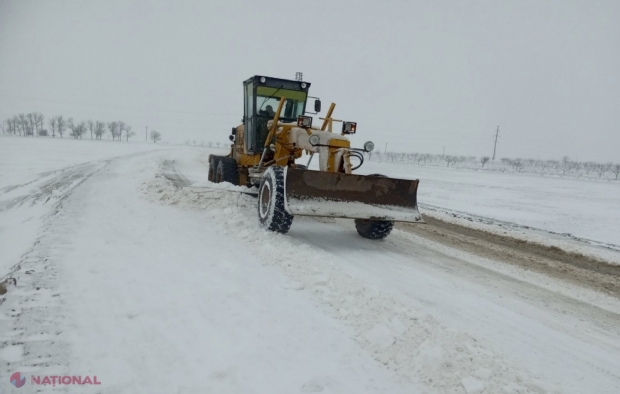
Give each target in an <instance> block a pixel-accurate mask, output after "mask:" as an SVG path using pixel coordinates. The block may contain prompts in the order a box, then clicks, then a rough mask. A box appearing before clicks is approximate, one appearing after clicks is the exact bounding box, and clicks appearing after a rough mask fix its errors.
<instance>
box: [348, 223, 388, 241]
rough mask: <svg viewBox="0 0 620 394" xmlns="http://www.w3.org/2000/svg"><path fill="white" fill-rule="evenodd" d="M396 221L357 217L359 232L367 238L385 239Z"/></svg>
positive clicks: (356, 224)
mask: <svg viewBox="0 0 620 394" xmlns="http://www.w3.org/2000/svg"><path fill="white" fill-rule="evenodd" d="M393 228H394V222H390V221H382V220H362V219H355V229H356V230H357V233H358V234H359V235H361V236H362V237H364V238H367V239H383V238H385V237H387V236H388V235H390V233H391V232H392V229H393Z"/></svg>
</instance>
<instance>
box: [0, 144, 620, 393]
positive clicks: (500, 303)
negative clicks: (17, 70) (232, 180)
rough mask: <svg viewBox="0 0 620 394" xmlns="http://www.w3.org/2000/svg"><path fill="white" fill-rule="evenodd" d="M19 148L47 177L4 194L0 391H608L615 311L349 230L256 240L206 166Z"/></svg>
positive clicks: (123, 150) (243, 209)
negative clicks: (22, 378) (70, 380)
mask: <svg viewBox="0 0 620 394" xmlns="http://www.w3.org/2000/svg"><path fill="white" fill-rule="evenodd" d="M24 140H25V141H24V142H22V141H18V140H17V139H11V138H6V139H4V138H1V139H0V146H2V148H1V149H3V150H5V153H6V152H7V151H9V150H15V151H18V150H19V149H26V150H27V153H24V154H25V155H26V154H27V155H31V156H32V158H33V160H34V159H35V158H37V157H38V158H39V159H40V160H43V161H46V160H47V161H48V162H49V163H51V164H50V166H51V167H53V171H55V172H54V173H50V174H47V175H46V174H43V175H42V174H41V172H39V173H36V174H31V173H29V172H28V171H25V170H22V171H23V174H24V175H23V176H24V179H26V178H28V179H29V180H25V181H23V182H22V181H21V179H22V177H21V176H19V177H18V176H17V175H15V176H12V177H13V178H12V180H11V181H8V180H7V179H8V178H3V179H5V180H4V181H3V182H5V183H4V186H3V189H2V190H1V194H0V204H1V205H0V220H2V222H1V225H2V228H1V229H0V231H1V232H0V243H1V244H0V248H2V250H3V255H2V259H3V261H2V264H3V270H4V272H3V276H2V277H3V278H4V277H5V276H7V275H11V276H12V277H14V278H15V279H16V280H17V286H12V285H11V286H9V288H8V293H7V294H6V295H4V296H1V298H0V299H1V300H2V303H1V305H0V337H1V339H2V349H0V359H1V360H2V361H3V362H2V363H0V368H1V369H2V376H5V377H7V376H10V375H11V374H12V373H13V372H15V371H19V372H21V373H22V374H25V375H26V376H29V375H82V376H84V375H90V376H93V375H96V376H97V378H98V380H99V381H100V382H102V385H101V386H98V387H95V388H88V387H87V388H85V387H81V386H65V387H62V388H59V387H56V388H52V387H42V386H41V387H37V386H33V385H31V384H30V381H28V383H27V386H25V387H22V388H21V390H22V392H36V391H37V390H38V389H41V390H43V391H44V392H50V391H59V390H66V391H67V392H76V393H77V392H80V393H82V392H85V391H87V390H90V389H92V392H104V393H153V392H158V393H159V392H162V393H163V392H166V393H199V392H200V393H202V392H205V393H266V392H269V393H307V392H321V393H461V394H462V393H585V392H588V393H589V392H596V393H617V392H620V373H619V372H618V371H620V333H619V327H620V319H619V312H620V301H618V299H617V298H614V297H604V296H602V295H601V296H591V294H590V293H588V292H586V291H585V290H584V289H582V288H581V287H579V286H578V285H575V284H571V283H565V282H562V281H560V280H558V279H554V278H551V277H545V276H543V275H536V274H533V273H531V272H523V271H522V270H519V269H518V268H515V267H507V266H505V264H503V263H502V262H500V261H490V260H486V259H483V258H480V257H478V256H474V255H471V254H469V253H466V252H463V251H461V250H458V249H453V248H449V247H445V246H442V245H439V244H437V243H435V242H432V241H429V240H427V239H423V238H421V237H418V236H415V235H413V234H410V233H405V232H403V231H398V230H395V231H394V232H393V233H392V234H391V235H390V237H389V238H388V239H386V240H385V241H379V242H375V241H370V240H366V239H363V238H361V237H359V236H358V235H357V233H356V232H355V229H354V227H353V224H352V222H351V221H346V220H334V219H319V220H317V219H312V218H295V220H294V222H293V226H292V228H291V230H290V232H289V233H288V234H287V235H281V234H273V233H269V232H265V231H263V230H261V229H260V228H259V226H258V223H257V217H256V216H257V213H256V198H255V197H253V196H250V195H247V194H243V193H238V191H243V190H236V189H235V188H232V189H231V188H229V187H224V186H221V185H213V184H210V183H208V182H205V178H206V173H207V171H206V170H207V167H206V157H207V155H208V153H209V152H208V151H206V150H203V149H195V148H188V147H166V148H167V149H166V150H163V151H162V150H159V148H160V147H155V146H154V145H153V144H150V145H147V144H136V147H135V148H130V145H131V144H128V145H127V146H123V145H122V144H124V142H116V143H115V144H118V145H117V146H118V148H116V147H115V146H114V145H111V146H112V147H110V148H108V147H107V146H106V148H102V149H109V151H107V153H105V154H104V153H97V154H98V155H99V156H96V157H95V156H94V155H95V153H93V156H91V155H89V154H86V153H84V152H85V151H88V152H94V150H96V149H97V147H99V145H96V144H105V143H106V141H92V142H91V141H70V143H71V148H70V149H66V150H62V152H63V155H65V156H66V157H64V158H62V159H59V158H52V157H50V158H48V157H47V155H48V154H50V155H52V153H46V152H53V151H52V150H50V149H46V148H45V147H46V146H47V145H46V143H47V142H48V141H51V140H50V139H40V140H37V139H35V138H30V139H24ZM14 141H17V142H14ZM26 141H31V142H32V145H28V144H29V143H30V142H26ZM65 142H68V141H62V143H65ZM56 143H57V142H56V141H51V142H50V144H56ZM53 146H56V145H53ZM101 146H103V145H101ZM57 149H64V148H57ZM82 149H83V150H82ZM87 157H88V158H87ZM62 160H64V161H65V164H60V162H61V161H62ZM93 160H94V162H93ZM4 165H5V164H4V162H1V163H0V166H2V168H0V169H2V170H4V168H5V167H4ZM63 165H64V167H63ZM7 166H12V164H8V165H7ZM18 167H19V166H13V168H18ZM43 167H44V166H40V167H37V168H38V169H36V170H34V169H33V170H32V171H45V170H44V169H43ZM7 168H8V167H7ZM383 169H384V170H389V168H383ZM16 171H19V170H16ZM50 171H52V170H50ZM369 172H373V173H374V172H387V173H388V175H395V174H390V173H389V171H383V170H381V171H378V170H377V169H373V171H369ZM484 175H486V174H484ZM505 176H506V177H509V176H513V175H505ZM171 179H172V180H174V181H172V180H171ZM30 181H32V182H33V183H31V184H28V185H26V182H30ZM184 182H186V183H187V185H193V187H183V185H182V184H183V183H184ZM455 182H456V180H455ZM506 182H508V181H506ZM423 185H424V180H422V182H421V184H420V189H422V188H423ZM13 186H17V187H13ZM464 190H465V191H468V192H470V193H473V194H474V195H475V192H474V191H475V190H478V189H476V188H475V187H474V188H467V187H464ZM571 192H572V190H568V191H566V193H571ZM420 193H421V194H420V196H422V195H423V194H422V192H421V191H420ZM541 193H543V194H544V193H545V191H544V189H543V190H542V191H541ZM445 198H446V199H447V197H445ZM471 198H474V197H471ZM425 199H426V200H427V202H428V203H430V204H434V205H439V206H441V205H440V202H439V201H428V198H426V197H425ZM454 199H455V201H459V199H465V197H462V196H461V195H455V197H454ZM421 200H422V197H421ZM446 201H447V200H446ZM448 202H449V201H448ZM595 202H596V200H595ZM497 204H498V203H495V207H496V208H497ZM517 206H518V205H517ZM448 208H452V209H458V207H455V206H451V207H448ZM507 209H509V210H510V209H511V208H509V207H508V208H507ZM593 209H594V210H597V209H599V208H596V207H595V208H593ZM422 213H423V214H424V212H422ZM487 213H489V212H487ZM501 219H502V220H507V219H506V218H505V217H504V218H501ZM613 231H617V229H616V230H613ZM4 251H8V252H7V254H5V252H4ZM12 390H15V388H14V387H12V386H11V385H10V382H9V381H8V379H6V378H4V379H1V380H0V391H2V392H5V391H6V392H9V391H12ZM95 390H96V391H95Z"/></svg>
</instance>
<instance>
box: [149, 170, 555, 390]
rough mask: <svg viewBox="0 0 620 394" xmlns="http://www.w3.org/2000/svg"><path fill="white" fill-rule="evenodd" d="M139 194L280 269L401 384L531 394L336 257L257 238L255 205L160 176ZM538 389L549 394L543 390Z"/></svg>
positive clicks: (485, 353) (510, 373)
mask: <svg viewBox="0 0 620 394" xmlns="http://www.w3.org/2000/svg"><path fill="white" fill-rule="evenodd" d="M143 191H144V193H145V197H146V198H147V199H149V200H151V201H158V202H160V203H163V204H169V205H177V206H181V207H183V208H185V209H191V210H202V211H203V213H204V215H205V216H206V218H207V220H208V221H209V222H211V223H214V225H216V226H218V227H219V228H221V229H222V231H223V232H224V233H226V234H229V235H231V236H234V237H237V238H238V239H239V240H240V241H243V242H244V244H245V245H249V246H250V247H251V248H252V249H253V250H254V252H255V253H256V254H257V255H258V256H259V257H260V258H261V260H263V261H266V262H269V263H268V264H271V265H274V266H276V267H279V268H280V270H281V271H282V272H283V273H284V274H285V275H286V276H287V277H288V278H289V280H290V282H289V283H288V284H287V285H285V287H286V288H288V289H291V290H296V291H306V292H309V293H310V294H311V295H312V297H313V298H314V299H315V301H317V303H318V304H319V305H320V306H321V308H323V309H324V311H325V312H326V313H327V314H328V315H330V316H332V317H333V318H335V319H338V320H341V321H342V322H344V323H345V324H346V325H347V326H348V327H349V329H350V330H352V333H351V335H352V337H353V338H355V340H356V342H357V343H358V344H359V345H360V346H361V347H362V348H363V349H365V350H366V351H367V352H368V353H369V354H370V355H371V356H372V357H373V358H374V359H375V360H376V361H378V362H380V363H382V364H383V365H385V367H386V368H388V369H390V370H393V371H395V372H396V373H398V374H399V375H400V376H401V377H402V378H404V379H407V380H409V381H412V382H415V383H418V384H421V385H423V386H425V387H426V388H427V389H428V391H430V392H437V393H444V392H445V393H448V392H457V393H458V392H459V390H460V392H461V393H463V392H476V390H479V389H480V387H483V388H484V390H486V391H485V392H488V393H501V392H502V390H503V389H505V388H510V389H511V390H514V392H520V393H531V392H534V391H533V390H531V389H530V388H528V387H529V386H528V385H530V384H535V382H536V378H535V377H534V376H532V375H530V374H529V373H528V372H526V371H523V370H520V369H519V368H517V367H515V366H512V365H510V363H509V362H507V361H506V360H504V359H503V358H502V356H500V355H497V354H494V353H493V352H492V351H490V350H488V349H486V348H485V347H484V346H483V345H482V344H481V343H480V342H478V341H477V340H476V339H475V338H473V337H472V336H470V335H468V334H466V333H463V332H460V331H458V330H455V329H449V328H447V327H446V326H443V325H442V324H441V323H440V322H439V321H438V320H437V319H436V318H434V317H433V316H431V315H429V314H427V313H425V312H424V311H422V310H416V309H412V307H410V306H408V305H405V304H403V303H402V302H401V301H399V300H397V299H395V298H394V297H392V296H390V295H389V294H387V293H385V292H382V291H380V290H379V289H378V288H377V287H375V286H369V285H368V284H366V283H364V282H362V281H360V280H358V279H355V278H353V277H351V276H350V275H349V274H348V273H347V272H345V271H343V270H342V268H340V267H339V266H338V265H337V264H335V263H334V262H333V259H334V256H332V255H330V254H328V253H325V252H323V251H321V250H317V249H316V248H312V247H310V246H309V245H307V244H304V243H302V242H300V241H298V240H295V239H294V238H292V237H288V236H285V235H280V234H274V233H269V232H266V231H263V230H261V229H260V228H259V226H258V223H257V219H256V198H253V197H251V196H247V195H243V194H234V193H229V192H224V191H216V190H213V191H212V192H209V193H196V192H195V191H194V190H191V189H181V190H177V189H176V188H175V187H174V186H173V185H172V184H171V183H170V182H169V181H168V180H167V179H166V178H165V177H163V176H161V175H160V176H157V177H156V178H155V179H153V180H152V181H149V182H147V183H145V184H144V185H143ZM293 255H294V256H295V258H289V257H288V256H293ZM536 384H538V383H536ZM536 387H540V388H541V390H542V391H541V392H543V393H545V392H553V388H551V387H548V386H536ZM308 389H310V388H308ZM455 390H456V391H455Z"/></svg>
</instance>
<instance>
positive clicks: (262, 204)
mask: <svg viewBox="0 0 620 394" xmlns="http://www.w3.org/2000/svg"><path fill="white" fill-rule="evenodd" d="M309 89H310V83H309V82H304V81H299V80H287V79H280V78H270V77H266V76H254V77H252V78H250V79H248V80H246V81H245V82H243V95H244V100H243V105H244V111H243V120H242V122H243V123H242V124H241V125H239V126H236V127H233V128H232V133H231V135H230V140H231V141H232V145H231V149H230V153H229V154H228V155H227V156H217V155H211V156H209V175H208V178H209V181H211V182H215V183H220V182H230V183H232V184H233V185H242V186H248V187H257V188H258V195H257V197H258V220H259V223H260V225H261V226H262V227H263V228H265V229H267V230H271V231H276V232H279V233H286V232H287V231H288V230H289V228H290V227H291V224H292V222H293V217H294V216H324V217H334V218H350V219H355V228H356V229H357V232H358V233H359V234H360V235H361V236H362V237H365V238H369V239H383V238H385V237H387V236H388V234H389V233H390V232H391V231H392V228H393V226H394V222H410V223H422V222H423V219H422V216H421V215H420V212H419V211H418V206H417V189H418V183H419V181H418V180H409V179H394V178H388V177H385V176H383V175H379V174H373V175H367V176H363V175H357V174H354V173H353V171H354V170H356V169H357V168H359V167H360V166H361V165H362V164H363V162H364V156H365V154H367V153H368V152H371V151H372V150H373V148H374V144H373V143H372V142H370V141H369V142H366V143H365V144H364V146H363V148H352V147H351V144H350V141H349V139H348V138H347V135H350V134H355V132H356V131H357V124H356V123H355V122H345V121H341V120H337V119H334V118H332V115H333V112H334V108H335V107H336V104H334V103H332V104H331V105H330V107H329V109H328V111H327V113H326V115H325V116H324V117H321V118H319V120H321V121H322V124H321V126H320V127H314V126H313V125H312V122H313V118H312V117H311V116H308V115H309V114H313V115H316V114H318V113H319V112H320V111H321V101H320V100H319V99H318V98H316V97H310V96H308V91H309ZM308 99H314V100H315V101H314V112H310V111H307V110H306V105H307V103H308ZM338 123H340V124H342V126H341V130H340V133H338V132H335V131H334V124H338ZM302 155H309V160H308V164H307V165H300V164H297V161H298V159H300V158H301V157H302ZM315 156H318V168H319V169H318V171H317V170H310V169H309V168H308V166H309V165H310V163H311V161H312V159H313V158H314V157H315Z"/></svg>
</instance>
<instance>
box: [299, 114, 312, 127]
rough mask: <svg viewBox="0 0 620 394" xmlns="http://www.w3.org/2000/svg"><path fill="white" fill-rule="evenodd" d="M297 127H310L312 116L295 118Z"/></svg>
mask: <svg viewBox="0 0 620 394" xmlns="http://www.w3.org/2000/svg"><path fill="white" fill-rule="evenodd" d="M297 127H304V128H309V127H312V116H303V115H302V116H299V117H298V118H297Z"/></svg>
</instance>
